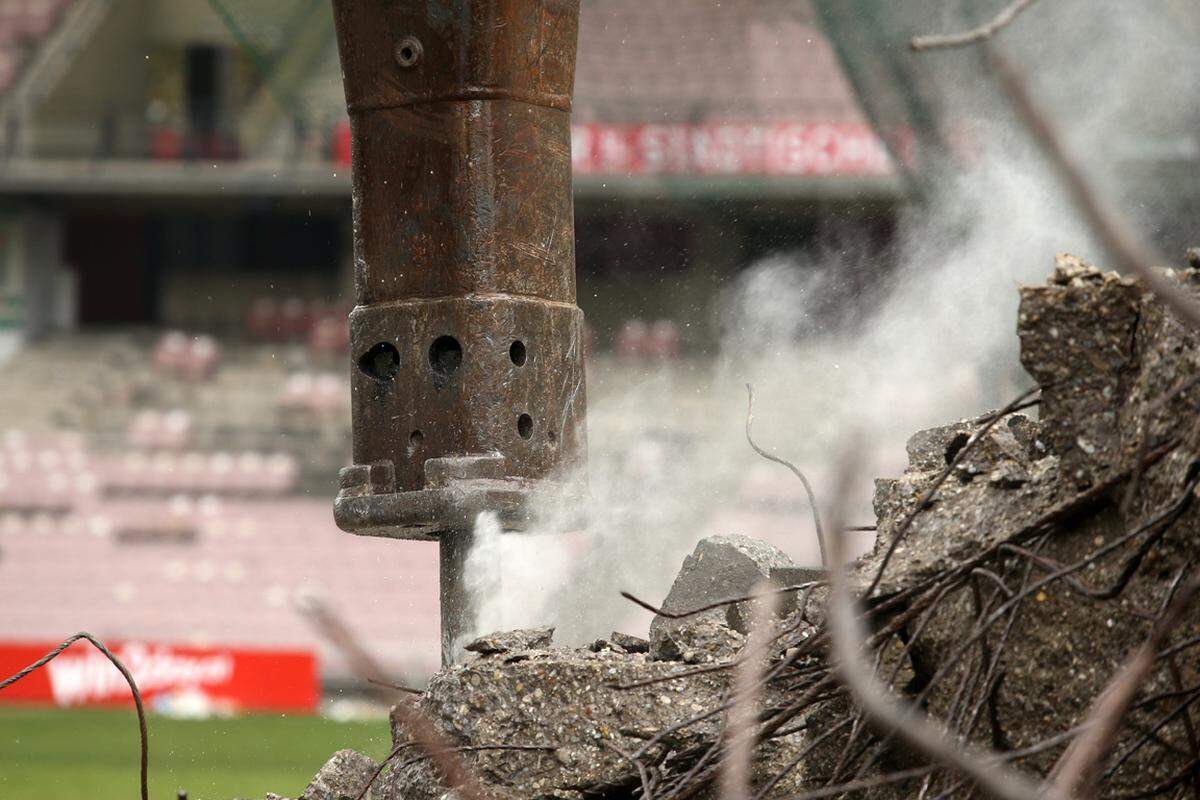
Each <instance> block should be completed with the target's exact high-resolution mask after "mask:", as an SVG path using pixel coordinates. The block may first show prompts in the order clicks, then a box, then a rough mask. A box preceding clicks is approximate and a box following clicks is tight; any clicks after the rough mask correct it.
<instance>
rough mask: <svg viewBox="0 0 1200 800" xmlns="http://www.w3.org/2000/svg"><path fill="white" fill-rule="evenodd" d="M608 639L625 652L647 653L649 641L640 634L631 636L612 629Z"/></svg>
mask: <svg viewBox="0 0 1200 800" xmlns="http://www.w3.org/2000/svg"><path fill="white" fill-rule="evenodd" d="M608 640H609V641H610V642H612V643H613V644H615V645H617V646H618V647H620V648H621V649H623V650H624V651H625V652H627V653H649V652H650V641H649V640H648V639H643V638H642V637H640V636H633V635H631V634H628V633H621V632H620V631H613V632H612V635H611V636H609V637H608Z"/></svg>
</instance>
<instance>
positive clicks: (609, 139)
mask: <svg viewBox="0 0 1200 800" xmlns="http://www.w3.org/2000/svg"><path fill="white" fill-rule="evenodd" d="M333 160H334V161H335V162H336V163H339V164H349V163H350V128H349V124H348V123H342V124H341V125H340V126H339V127H338V128H337V129H336V131H335V134H334V144H333ZM571 163H572V166H573V167H574V169H575V173H576V174H578V175H776V176H786V175H792V176H797V177H808V178H819V177H873V176H884V175H889V174H891V173H892V162H891V159H890V158H889V157H888V153H887V149H886V148H885V147H884V146H883V143H882V142H881V141H880V140H879V138H878V137H877V136H876V135H875V132H874V131H873V130H872V129H871V126H870V125H866V124H863V123H856V122H846V123H831V122H710V123H702V124H697V125H691V124H684V123H680V124H663V125H606V124H595V123H587V124H578V125H572V126H571Z"/></svg>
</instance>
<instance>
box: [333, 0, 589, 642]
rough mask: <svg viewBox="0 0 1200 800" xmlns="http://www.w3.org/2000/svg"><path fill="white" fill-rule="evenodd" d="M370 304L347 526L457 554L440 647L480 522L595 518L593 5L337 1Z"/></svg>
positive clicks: (455, 630)
mask: <svg viewBox="0 0 1200 800" xmlns="http://www.w3.org/2000/svg"><path fill="white" fill-rule="evenodd" d="M334 18H335V25H336V28H337V39H338V49H339V54H340V57H341V64H342V76H343V82H344V85H345V92H346V105H347V108H348V110H349V114H350V121H351V136H352V153H353V157H352V174H353V201H354V269H355V289H356V293H357V305H356V307H355V309H354V311H353V312H352V313H351V315H350V338H351V348H352V350H351V359H352V362H353V364H352V370H351V372H352V384H351V387H352V413H353V440H354V466H351V467H348V468H346V469H344V470H343V471H342V476H341V490H340V491H339V493H338V497H337V500H336V501H335V504H334V516H335V518H336V520H337V523H338V525H339V526H340V527H341V528H343V529H344V530H347V531H350V532H353V533H358V534H366V535H372V536H390V537H394V538H401V539H425V540H433V541H437V542H439V545H440V551H441V601H442V657H443V661H444V662H448V661H450V660H452V658H453V653H454V650H455V648H456V645H457V644H460V643H459V641H458V640H459V638H460V637H461V636H462V635H463V634H464V633H466V632H468V631H469V629H470V627H471V617H472V610H471V609H472V605H473V599H472V598H471V597H469V596H468V593H467V592H466V590H465V587H464V586H463V583H462V579H463V575H462V572H463V566H464V558H465V555H466V552H467V549H468V548H469V544H470V536H471V530H472V528H473V525H474V524H475V521H476V519H477V517H478V515H479V514H480V513H482V512H494V513H495V514H497V515H498V517H499V520H500V524H501V525H502V526H503V528H504V529H505V530H509V531H518V530H521V529H523V528H525V527H527V526H528V525H529V524H530V521H531V518H532V516H533V514H535V513H536V511H537V510H538V509H539V508H540V507H541V506H542V505H543V500H545V502H547V503H550V502H553V503H556V504H557V505H559V507H562V505H563V504H566V506H567V507H582V500H583V498H584V497H585V495H586V490H585V488H584V479H583V477H582V474H583V469H582V468H583V466H584V464H585V461H586V457H587V445H586V431H585V419H584V415H585V404H586V401H585V392H584V368H583V342H584V340H583V314H582V312H581V311H580V310H579V308H578V306H577V305H576V303H575V236H574V212H573V206H572V198H571V130H570V109H571V94H572V89H573V84H574V71H575V52H576V43H577V38H578V22H579V0H334Z"/></svg>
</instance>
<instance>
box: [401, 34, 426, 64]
mask: <svg viewBox="0 0 1200 800" xmlns="http://www.w3.org/2000/svg"><path fill="white" fill-rule="evenodd" d="M423 50H424V48H422V47H421V42H420V41H419V40H418V39H417V38H416V37H414V36H405V37H404V38H403V39H401V40H400V43H399V44H398V45H396V63H398V64H399V65H400V66H402V67H404V68H405V69H411V68H412V67H415V66H416V65H417V62H418V61H420V60H421V53H422V52H423Z"/></svg>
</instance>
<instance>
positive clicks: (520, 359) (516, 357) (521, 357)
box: [508, 339, 529, 367]
mask: <svg viewBox="0 0 1200 800" xmlns="http://www.w3.org/2000/svg"><path fill="white" fill-rule="evenodd" d="M508 357H509V359H511V360H512V363H514V364H516V365H517V366H518V367H521V366H524V365H525V361H526V359H528V358H529V352H528V351H527V350H526V349H525V343H524V342H522V341H521V340H520V339H517V340H516V341H515V342H513V343H512V347H510V348H508Z"/></svg>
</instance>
